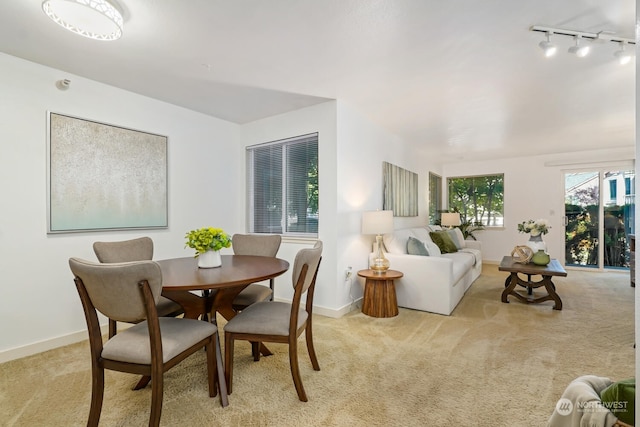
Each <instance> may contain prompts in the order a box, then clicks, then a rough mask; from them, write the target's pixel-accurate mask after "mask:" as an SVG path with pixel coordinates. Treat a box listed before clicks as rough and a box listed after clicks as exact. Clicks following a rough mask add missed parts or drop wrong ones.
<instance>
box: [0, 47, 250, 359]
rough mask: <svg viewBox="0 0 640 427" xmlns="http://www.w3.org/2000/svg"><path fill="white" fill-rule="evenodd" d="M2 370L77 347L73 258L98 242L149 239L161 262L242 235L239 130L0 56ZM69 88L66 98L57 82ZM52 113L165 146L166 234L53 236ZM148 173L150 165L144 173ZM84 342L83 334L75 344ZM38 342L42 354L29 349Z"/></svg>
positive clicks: (81, 325)
mask: <svg viewBox="0 0 640 427" xmlns="http://www.w3.org/2000/svg"><path fill="white" fill-rule="evenodd" d="M0 70H2V79H1V80H0V93H1V94H2V99H1V101H0V147H1V150H0V152H1V153H2V154H1V155H0V200H1V203H2V205H1V206H2V209H0V280H1V282H0V288H1V292H2V298H0V324H1V325H2V332H0V362H2V361H3V360H4V359H6V358H7V357H9V356H7V354H9V353H10V354H11V355H13V356H19V355H21V353H20V351H17V352H16V351H13V352H10V351H7V350H10V349H16V348H22V347H23V346H27V345H32V346H31V347H30V348H29V350H25V351H28V352H31V351H33V350H34V349H40V350H44V349H47V348H50V347H51V346H55V345H60V344H64V343H66V342H68V341H73V340H75V339H78V336H80V337H82V336H84V334H85V333H86V332H85V331H86V324H85V320H84V316H83V313H82V308H81V305H80V300H79V298H78V295H77V292H76V289H75V286H74V284H73V280H72V276H71V272H70V270H69V267H68V258H69V257H71V256H79V257H83V258H87V259H95V256H94V255H93V251H92V249H91V245H92V243H93V242H94V241H96V240H120V239H126V238H133V237H138V236H141V235H148V236H150V237H152V238H153V240H154V242H155V258H156V259H161V258H167V257H175V256H191V255H192V251H191V250H190V249H188V248H187V249H184V234H185V233H186V232H187V231H188V230H189V229H192V228H196V227H201V226H205V225H212V226H218V227H222V228H224V229H225V230H228V232H231V233H232V232H236V231H240V230H241V229H243V227H244V223H243V221H242V218H240V217H239V216H238V215H237V213H238V211H239V210H240V209H242V200H241V199H242V195H243V194H244V189H243V188H242V187H241V186H240V185H239V184H236V183H239V182H240V178H241V176H242V169H243V167H244V163H243V161H242V159H243V157H241V148H239V139H240V128H239V126H238V125H236V124H232V123H229V122H225V121H222V120H219V119H215V118H212V117H209V116H205V115H202V114H199V113H195V112H193V111H189V110H186V109H183V108H180V107H176V106H173V105H170V104H166V103H163V102H160V101H156V100H153V99H150V98H146V97H143V96H139V95H136V94H133V93H130V92H126V91H123V90H119V89H115V88H113V87H110V86H106V85H103V84H100V83H96V82H94V81H90V80H87V79H83V78H81V77H78V76H74V75H70V74H68V73H64V72H61V71H59V70H55V69H51V68H47V67H43V66H40V65H37V64H34V63H31V62H27V61H24V60H21V59H18V58H15V57H12V56H8V55H5V54H0ZM64 78H68V79H70V80H71V87H70V88H69V90H67V91H60V90H58V89H57V88H56V87H55V82H56V81H57V80H60V79H64ZM47 110H49V111H54V112H58V113H64V114H69V115H74V116H78V117H81V118H87V119H92V120H96V121H99V122H104V123H109V124H115V125H119V126H123V127H128V128H131V129H137V130H143V131H147V132H152V133H156V134H160V135H166V136H168V144H169V171H168V177H169V228H168V229H166V230H138V231H128V232H93V233H72V234H58V235H47V223H46V206H47V205H46V182H47V180H46V117H47V116H46V113H47ZM140 166H141V167H144V165H140ZM78 333H79V334H78ZM38 342H42V344H41V346H40V347H38V345H35V346H33V344H34V343H38Z"/></svg>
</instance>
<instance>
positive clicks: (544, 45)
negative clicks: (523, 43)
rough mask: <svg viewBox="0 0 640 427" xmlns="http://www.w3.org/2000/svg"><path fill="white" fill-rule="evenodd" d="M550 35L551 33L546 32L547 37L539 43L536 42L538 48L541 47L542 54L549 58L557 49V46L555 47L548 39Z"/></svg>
mask: <svg viewBox="0 0 640 427" xmlns="http://www.w3.org/2000/svg"><path fill="white" fill-rule="evenodd" d="M550 35H551V33H550V32H547V39H546V40H543V41H541V42H540V44H538V46H540V49H542V50H543V51H544V56H546V57H547V58H549V57H550V56H553V55H555V54H556V52H557V51H558V48H557V47H556V45H554V44H553V43H551V42H550V41H549V36H550Z"/></svg>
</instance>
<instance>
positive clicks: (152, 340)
mask: <svg viewBox="0 0 640 427" xmlns="http://www.w3.org/2000/svg"><path fill="white" fill-rule="evenodd" d="M69 266H70V268H71V271H72V272H73V274H74V276H75V277H74V282H75V284H76V288H77V290H78V294H79V295H80V300H81V301H82V307H83V309H84V314H85V320H86V322H87V328H88V330H89V344H90V351H91V372H92V387H91V408H90V410H89V419H88V421H87V426H97V425H98V422H99V421H100V413H101V412H102V401H103V396H104V370H105V369H109V370H114V371H120V372H128V373H133V374H142V375H147V376H150V377H151V378H152V381H151V413H150V416H149V425H150V426H157V425H159V423H160V416H161V413H162V398H163V376H164V372H166V371H167V370H169V369H170V368H172V367H173V366H175V365H177V364H178V363H179V362H181V361H182V360H184V359H185V358H186V357H187V356H189V355H191V354H193V353H194V352H196V351H202V348H203V347H204V348H205V349H206V355H207V372H208V385H209V396H210V397H213V396H215V395H216V394H217V391H216V384H218V385H219V381H220V380H224V379H219V378H218V377H217V373H216V372H217V371H216V352H215V340H216V339H217V338H218V335H217V334H218V329H217V327H216V325H214V324H211V323H209V322H202V321H199V320H193V319H184V318H173V317H159V316H158V313H157V310H156V303H157V301H158V299H159V298H160V292H161V291H162V271H161V270H160V266H159V265H158V264H157V263H155V262H154V261H134V262H126V263H110V264H100V263H95V262H91V261H85V260H82V259H79V258H70V259H69ZM97 312H100V313H102V314H104V315H105V316H107V317H109V318H110V319H115V320H119V321H123V322H132V321H135V320H138V319H145V320H144V321H142V322H139V323H137V324H136V325H134V326H132V327H131V328H128V329H126V330H124V331H122V332H120V333H118V334H117V335H115V336H114V337H112V338H110V339H108V340H107V341H106V342H105V343H104V344H103V342H102V335H101V333H100V324H99V323H98V315H97ZM225 397H226V396H225ZM220 398H221V402H222V401H223V400H222V399H223V393H221V394H220Z"/></svg>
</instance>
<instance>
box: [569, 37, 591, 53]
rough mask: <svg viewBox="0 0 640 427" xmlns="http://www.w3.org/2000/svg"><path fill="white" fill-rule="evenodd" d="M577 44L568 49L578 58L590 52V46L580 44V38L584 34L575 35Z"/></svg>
mask: <svg viewBox="0 0 640 427" xmlns="http://www.w3.org/2000/svg"><path fill="white" fill-rule="evenodd" d="M574 38H575V40H576V44H575V45H573V46H571V47H570V48H569V50H568V52H569V53H572V54H574V55H575V56H577V57H578V58H584V57H585V56H587V55H588V54H589V46H587V45H584V46H580V39H581V38H582V36H575V37H574Z"/></svg>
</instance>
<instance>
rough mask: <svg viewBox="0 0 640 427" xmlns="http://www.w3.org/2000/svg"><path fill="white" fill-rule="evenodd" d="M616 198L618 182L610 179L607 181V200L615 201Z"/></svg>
mask: <svg viewBox="0 0 640 427" xmlns="http://www.w3.org/2000/svg"><path fill="white" fill-rule="evenodd" d="M617 197H618V180H616V179H612V180H610V181H609V200H614V201H615V200H616V198H617Z"/></svg>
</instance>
